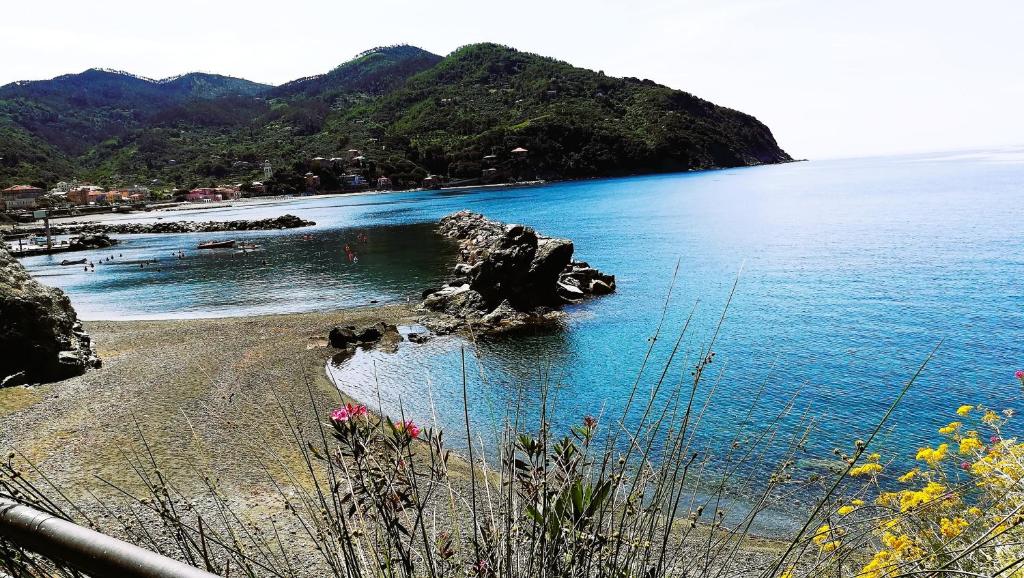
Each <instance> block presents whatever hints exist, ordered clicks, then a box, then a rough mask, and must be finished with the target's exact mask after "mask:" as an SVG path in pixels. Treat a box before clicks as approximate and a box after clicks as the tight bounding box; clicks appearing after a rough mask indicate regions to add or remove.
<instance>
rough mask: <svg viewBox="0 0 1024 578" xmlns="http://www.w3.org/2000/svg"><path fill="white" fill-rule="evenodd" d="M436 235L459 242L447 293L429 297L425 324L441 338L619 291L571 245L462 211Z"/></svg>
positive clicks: (552, 314) (518, 321) (551, 313)
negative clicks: (466, 328)
mask: <svg viewBox="0 0 1024 578" xmlns="http://www.w3.org/2000/svg"><path fill="white" fill-rule="evenodd" d="M438 232H440V233H441V234H442V235H445V236H447V237H450V238H452V239H456V240H457V241H458V242H459V262H458V263H457V264H456V265H455V267H454V269H453V278H452V280H450V281H449V282H448V283H447V284H446V285H445V286H444V287H441V288H437V289H432V290H428V291H425V292H424V295H423V297H424V298H423V304H422V307H423V308H424V309H426V310H427V311H429V312H431V313H432V314H431V315H429V316H428V317H427V318H425V319H424V322H425V323H426V324H427V325H428V326H430V327H432V328H433V329H434V330H435V331H437V332H439V333H446V332H451V331H455V330H457V329H459V328H461V327H464V326H466V325H473V326H479V327H481V328H483V329H506V328H510V327H515V326H520V325H524V324H527V323H531V322H542V321H547V320H551V319H553V318H557V317H558V316H559V313H558V312H557V311H556V309H555V308H557V307H559V306H561V305H563V304H567V303H578V302H580V301H582V300H583V299H585V298H587V297H590V296H592V295H605V294H608V293H611V292H613V291H615V276H614V275H606V274H604V273H602V272H600V271H598V270H597V269H595V268H593V267H591V266H590V265H588V264H587V263H585V262H582V261H574V260H573V259H572V256H573V244H572V241H570V240H568V239H558V238H554V237H546V236H544V235H540V234H538V233H537V232H536V231H534V230H533V229H531V228H530V227H526V226H523V225H506V224H504V223H501V222H498V221H493V220H490V219H488V218H486V217H484V216H483V215H480V214H478V213H472V212H470V211H459V212H457V213H454V214H451V215H448V216H446V217H444V218H442V219H441V221H440V224H439V226H438Z"/></svg>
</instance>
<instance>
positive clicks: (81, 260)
mask: <svg viewBox="0 0 1024 578" xmlns="http://www.w3.org/2000/svg"><path fill="white" fill-rule="evenodd" d="M86 261H87V259H77V260H75V261H71V260H68V259H64V260H63V261H61V262H60V264H61V266H63V267H67V266H68V265H82V264H84V263H85V262H86Z"/></svg>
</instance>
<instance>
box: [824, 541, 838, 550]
mask: <svg viewBox="0 0 1024 578" xmlns="http://www.w3.org/2000/svg"><path fill="white" fill-rule="evenodd" d="M839 546H842V542H840V541H839V540H832V541H831V542H825V543H824V544H822V545H821V551H822V552H832V551H833V550H838V549H839Z"/></svg>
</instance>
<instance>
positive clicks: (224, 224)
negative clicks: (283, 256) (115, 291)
mask: <svg viewBox="0 0 1024 578" xmlns="http://www.w3.org/2000/svg"><path fill="white" fill-rule="evenodd" d="M315 224H316V223H314V222H313V221H306V220H304V219H300V218H299V217H296V216H295V215H281V216H280V217H275V218H272V219H258V220H254V221H249V220H240V221H207V222H196V221H166V222H164V221H160V222H156V223H68V224H66V225H58V226H51V227H50V232H51V233H53V234H57V235H71V234H76V233H89V234H118V235H133V234H152V233H221V232H225V231H266V230H273V229H296V228H298V227H310V226H312V225H315Z"/></svg>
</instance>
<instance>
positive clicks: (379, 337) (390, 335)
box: [327, 321, 401, 349]
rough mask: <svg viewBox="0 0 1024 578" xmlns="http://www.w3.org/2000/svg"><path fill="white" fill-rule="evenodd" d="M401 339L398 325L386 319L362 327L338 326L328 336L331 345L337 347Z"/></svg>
mask: <svg viewBox="0 0 1024 578" xmlns="http://www.w3.org/2000/svg"><path fill="white" fill-rule="evenodd" d="M400 339H401V338H400V336H399V334H398V327H396V326H394V325H392V324H390V323H385V322H384V321H378V322H377V323H374V324H373V325H368V326H366V327H362V328H359V327H356V326H355V325H344V326H338V327H335V328H333V329H331V332H330V334H329V335H328V336H327V340H328V342H330V344H331V347H334V348H337V349H348V348H355V347H356V346H364V347H367V346H373V345H376V344H378V343H381V342H384V341H388V342H392V341H398V340H400Z"/></svg>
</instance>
